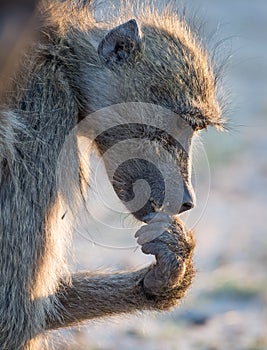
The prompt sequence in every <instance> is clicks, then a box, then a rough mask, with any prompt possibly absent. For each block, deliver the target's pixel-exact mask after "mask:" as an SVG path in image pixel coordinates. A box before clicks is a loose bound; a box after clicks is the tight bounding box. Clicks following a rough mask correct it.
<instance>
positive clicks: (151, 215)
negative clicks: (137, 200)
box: [142, 212, 157, 224]
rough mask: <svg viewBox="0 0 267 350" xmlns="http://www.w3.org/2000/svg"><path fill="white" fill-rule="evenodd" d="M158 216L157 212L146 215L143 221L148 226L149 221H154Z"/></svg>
mask: <svg viewBox="0 0 267 350" xmlns="http://www.w3.org/2000/svg"><path fill="white" fill-rule="evenodd" d="M156 215H157V212H152V213H150V214H147V215H144V216H143V218H142V221H143V222H145V223H146V224H148V223H149V221H150V220H152V219H153V218H154V217H155V216H156Z"/></svg>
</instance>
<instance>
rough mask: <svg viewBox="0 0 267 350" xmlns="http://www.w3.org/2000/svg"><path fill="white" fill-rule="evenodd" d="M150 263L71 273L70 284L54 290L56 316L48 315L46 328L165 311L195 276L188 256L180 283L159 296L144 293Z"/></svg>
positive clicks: (176, 300) (175, 303) (175, 302)
mask: <svg viewBox="0 0 267 350" xmlns="http://www.w3.org/2000/svg"><path fill="white" fill-rule="evenodd" d="M151 266H152V265H151ZM151 266H150V267H146V268H144V269H141V270H138V271H133V272H129V273H115V274H98V275H94V274H92V273H90V272H80V273H75V274H73V275H72V283H71V284H68V285H66V286H64V287H62V289H61V290H60V291H59V292H58V293H57V299H58V302H59V303H58V309H57V312H58V317H56V318H51V317H48V319H47V329H56V328H60V327H68V326H73V325H75V324H77V323H79V322H82V321H85V320H89V319H93V318H97V317H104V316H111V315H116V314H120V313H131V312H135V311H141V310H168V309H169V308H171V307H173V306H175V305H177V303H178V302H179V300H180V299H181V298H183V297H184V295H185V293H186V291H187V289H188V288H189V286H190V285H191V282H192V279H193V277H194V267H193V264H192V259H191V256H190V258H189V259H188V260H187V261H186V269H185V273H184V277H183V279H182V280H181V282H180V283H179V285H177V286H175V287H172V288H169V289H166V290H165V291H164V292H163V293H162V294H161V295H159V296H155V295H154V296H151V295H147V294H146V293H145V291H144V289H143V279H144V276H145V275H146V274H147V272H148V270H149V269H150V268H151Z"/></svg>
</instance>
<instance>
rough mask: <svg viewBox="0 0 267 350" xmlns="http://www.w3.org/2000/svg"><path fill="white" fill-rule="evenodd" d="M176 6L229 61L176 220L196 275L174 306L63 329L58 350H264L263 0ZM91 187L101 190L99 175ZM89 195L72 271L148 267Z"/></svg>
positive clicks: (122, 226) (266, 167)
mask: <svg viewBox="0 0 267 350" xmlns="http://www.w3.org/2000/svg"><path fill="white" fill-rule="evenodd" d="M184 5H185V7H186V9H187V13H188V14H190V13H194V14H195V13H196V17H197V20H198V19H199V18H200V19H202V20H203V21H204V22H205V24H204V28H205V29H204V32H205V34H206V37H207V38H208V41H209V42H210V44H211V45H210V46H211V47H213V48H214V46H216V42H217V43H218V42H221V41H222V42H221V44H220V46H219V47H218V48H217V56H219V57H220V55H221V56H222V57H226V56H228V55H230V56H231V57H230V58H229V60H228V68H227V70H226V72H225V94H226V99H228V106H227V107H226V112H227V117H229V119H230V121H229V129H230V130H229V132H227V133H222V134H221V133H218V132H216V131H214V130H209V131H208V132H203V133H202V134H201V139H202V144H203V147H204V148H203V147H201V146H198V147H196V148H198V149H196V152H195V153H196V155H195V169H194V173H195V183H196V192H197V196H198V207H197V208H196V209H194V210H193V211H192V213H190V214H189V215H188V214H187V216H185V218H184V220H185V221H186V223H187V225H189V226H190V227H193V228H194V230H195V235H196V239H197V246H196V252H195V264H196V268H197V270H198V273H197V276H196V279H195V281H194V284H193V286H192V287H191V290H190V292H189V294H188V297H187V298H186V299H185V300H184V301H183V302H182V305H181V306H180V307H178V308H177V309H176V310H174V311H172V312H170V313H164V314H158V313H151V312H149V313H144V314H141V315H140V314H139V315H138V316H129V315H123V316H119V317H114V318H111V319H108V320H102V321H97V322H90V323H89V324H88V326H83V327H80V328H75V329H72V330H70V331H64V332H63V334H62V335H63V336H64V339H67V344H68V346H67V344H66V343H64V344H63V345H62V348H64V349H66V348H69V349H86V350H87V349H88V350H89V349H94V350H96V349H97V350H113V349H114V350H115V349H120V350H134V349H144V350H178V349H179V350H187V349H188V350H189V349H190V350H191V349H192V350H193V349H197V350H225V349H229V350H266V349H267V136H266V134H267V39H266V38H267V1H266V0H255V1H249V0H235V1H232V0H187V1H184V3H183V6H184ZM228 95H229V97H228ZM206 155H207V157H208V161H207V159H206ZM98 180H99V176H98ZM99 186H100V187H101V186H102V188H104V193H108V191H109V189H108V187H109V185H108V184H107V180H106V179H105V176H104V175H103V179H102V182H101V183H100V185H99ZM92 187H93V188H94V185H93V186H92ZM90 198H91V199H92V203H91V208H92V209H95V210H92V211H91V212H93V213H95V214H94V215H95V225H91V226H90V227H88V225H87V224H86V227H85V225H84V227H82V228H81V229H80V230H79V232H76V234H75V236H74V238H75V240H74V263H73V270H78V269H94V268H107V269H113V270H114V269H128V268H139V267H142V266H144V265H146V264H147V263H148V262H149V261H151V259H150V257H147V256H144V255H143V254H142V253H141V252H140V250H139V249H135V248H134V247H135V246H136V243H135V240H134V238H133V236H134V233H135V231H136V228H135V227H134V226H135V223H134V222H131V218H129V217H127V216H125V217H122V216H121V215H119V214H116V213H114V212H113V211H111V210H110V211H109V210H108V209H105V208H104V209H103V208H102V209H101V208H100V207H101V205H100V204H99V203H97V201H95V202H94V201H93V198H94V190H93V189H92V193H91V197H90ZM206 201H207V205H206V204H205V202H206ZM99 205H100V206H99ZM131 224H132V228H130V227H131ZM110 226H112V227H113V228H111V227H110ZM106 246H108V247H106ZM110 246H111V247H113V248H109V247H110ZM119 247H120V248H122V249H118V248H119ZM123 248H125V249H123Z"/></svg>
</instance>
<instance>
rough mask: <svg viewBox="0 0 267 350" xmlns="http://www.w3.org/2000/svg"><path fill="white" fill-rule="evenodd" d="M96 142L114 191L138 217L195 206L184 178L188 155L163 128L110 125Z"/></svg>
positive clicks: (142, 219)
mask: <svg viewBox="0 0 267 350" xmlns="http://www.w3.org/2000/svg"><path fill="white" fill-rule="evenodd" d="M95 141H96V144H97V146H98V149H99V151H100V153H101V155H102V156H103V157H104V161H105V165H106V169H107V173H108V176H109V179H110V181H111V183H112V185H113V188H114V190H115V192H116V194H117V195H118V197H119V199H120V200H121V201H122V202H123V203H124V204H125V206H126V207H127V209H128V210H129V211H130V212H131V213H132V214H133V215H134V216H135V217H136V218H137V219H138V220H141V221H145V220H146V219H145V217H146V216H148V215H150V214H152V213H155V212H158V211H161V210H164V211H167V212H169V213H170V214H177V213H182V212H184V211H186V210H189V209H191V208H192V207H193V206H194V200H193V195H192V191H191V189H190V186H188V184H187V182H186V181H185V179H186V176H187V175H186V173H187V170H188V169H187V167H188V155H187V154H186V152H185V151H184V149H183V147H182V146H181V145H180V143H179V142H178V141H177V140H176V139H174V138H173V137H172V136H171V135H169V134H168V133H167V132H166V131H164V130H160V129H158V128H156V127H154V126H151V125H143V124H137V123H131V124H124V125H117V126H114V127H112V128H109V129H108V130H107V131H105V132H103V133H102V134H100V135H98V136H97V138H96V139H95ZM118 145H120V147H121V148H116V147H117V146H118ZM140 145H141V147H140ZM135 148H136V149H137V151H136V152H135ZM168 209H170V210H169V211H168Z"/></svg>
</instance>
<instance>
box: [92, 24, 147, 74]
mask: <svg viewBox="0 0 267 350" xmlns="http://www.w3.org/2000/svg"><path fill="white" fill-rule="evenodd" d="M141 44H142V43H141V37H140V33H139V29H138V25H137V22H136V20H135V19H131V20H130V21H128V22H126V23H123V24H121V25H119V26H118V27H115V28H113V29H112V30H111V31H110V32H108V34H107V35H106V36H105V37H104V38H103V40H102V41H101V42H100V44H99V46H98V54H99V56H100V58H101V59H102V60H103V62H104V63H105V64H106V65H107V66H109V67H111V66H112V65H115V64H119V65H122V64H124V63H128V62H134V60H135V58H136V57H137V55H138V53H140V51H141Z"/></svg>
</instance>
